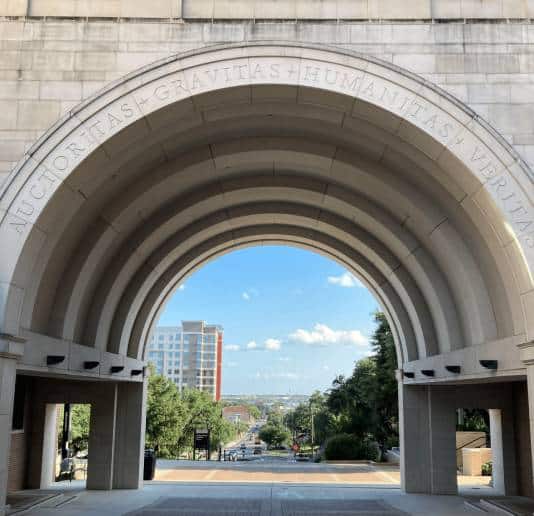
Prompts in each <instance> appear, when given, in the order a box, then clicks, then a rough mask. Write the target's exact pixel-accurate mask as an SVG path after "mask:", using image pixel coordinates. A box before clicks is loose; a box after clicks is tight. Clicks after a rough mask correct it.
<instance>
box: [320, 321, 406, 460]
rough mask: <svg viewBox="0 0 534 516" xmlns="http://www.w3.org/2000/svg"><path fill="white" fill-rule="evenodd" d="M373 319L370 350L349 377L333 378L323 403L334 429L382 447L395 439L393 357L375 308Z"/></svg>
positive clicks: (384, 323)
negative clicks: (371, 350) (333, 417)
mask: <svg viewBox="0 0 534 516" xmlns="http://www.w3.org/2000/svg"><path fill="white" fill-rule="evenodd" d="M375 322H376V323H377V328H376V330H375V332H374V334H373V337H372V339H371V343H372V346H373V351H374V354H373V355H372V356H371V357H369V358H365V359H363V360H360V361H358V362H357V363H356V366H355V368H354V372H353V373H352V376H350V377H349V378H344V377H342V376H339V377H338V378H336V379H335V380H334V383H333V387H332V389H331V391H330V393H329V396H328V399H327V405H328V408H329V409H330V411H331V412H332V414H334V415H335V417H336V422H337V427H338V430H340V431H342V432H345V433H350V434H354V435H356V436H358V437H359V438H360V439H363V438H367V437H372V438H373V439H375V440H376V441H377V442H378V444H379V446H380V448H381V450H382V451H385V449H386V448H387V447H388V446H391V445H393V444H396V443H397V442H398V400H397V381H396V378H395V369H396V368H397V358H396V351H395V345H394V341H393V335H392V333H391V329H390V328H389V325H388V323H387V320H386V318H385V316H384V314H382V313H380V312H377V313H376V314H375Z"/></svg>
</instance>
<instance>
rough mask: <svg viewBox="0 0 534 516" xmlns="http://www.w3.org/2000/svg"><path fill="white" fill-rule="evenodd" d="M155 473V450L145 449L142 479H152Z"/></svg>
mask: <svg viewBox="0 0 534 516" xmlns="http://www.w3.org/2000/svg"><path fill="white" fill-rule="evenodd" d="M155 474H156V452H155V451H154V450H150V449H147V450H145V467H144V470H143V480H154V476H155Z"/></svg>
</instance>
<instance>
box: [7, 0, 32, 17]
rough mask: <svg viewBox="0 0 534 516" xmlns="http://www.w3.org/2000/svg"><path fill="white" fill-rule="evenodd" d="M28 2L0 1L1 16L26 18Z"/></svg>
mask: <svg viewBox="0 0 534 516" xmlns="http://www.w3.org/2000/svg"><path fill="white" fill-rule="evenodd" d="M27 9H28V0H0V15H1V16H26V12H27Z"/></svg>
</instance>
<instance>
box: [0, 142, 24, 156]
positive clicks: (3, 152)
mask: <svg viewBox="0 0 534 516" xmlns="http://www.w3.org/2000/svg"><path fill="white" fill-rule="evenodd" d="M24 150H25V143H24V142H23V141H13V140H7V139H6V140H4V139H1V140H0V161H11V162H14V161H18V160H19V159H20V158H21V157H22V155H23V154H24Z"/></svg>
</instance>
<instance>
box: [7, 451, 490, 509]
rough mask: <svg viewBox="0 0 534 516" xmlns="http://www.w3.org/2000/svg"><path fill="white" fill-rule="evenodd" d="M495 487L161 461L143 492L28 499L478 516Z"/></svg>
mask: <svg viewBox="0 0 534 516" xmlns="http://www.w3.org/2000/svg"><path fill="white" fill-rule="evenodd" d="M488 482H489V478H488V477H459V485H460V491H461V493H462V496H440V497H430V496H422V495H406V494H403V493H401V490H400V472H399V468H398V466H396V465H388V464H369V463H352V464H351V463H319V464H315V463H306V462H295V461H293V460H291V459H290V458H289V459H288V458H285V457H272V456H265V457H262V458H261V459H256V460H250V461H239V462H216V461H211V462H205V461H187V460H180V461H175V460H159V461H158V468H157V470H156V477H155V480H154V481H152V482H145V485H144V489H143V490H141V491H131V490H129V491H122V490H116V491H111V492H102V491H86V490H85V483H84V482H82V481H74V482H72V483H69V482H60V483H56V484H55V486H54V487H55V489H53V490H50V491H45V492H39V491H35V492H25V494H24V496H25V497H26V498H28V499H31V497H35V498H37V497H38V496H39V493H41V494H44V497H43V501H42V502H38V506H35V507H34V508H33V509H32V510H30V511H29V513H28V514H32V515H39V516H41V515H50V516H51V515H54V516H56V515H57V516H62V515H65V516H66V515H69V516H71V515H72V516H93V515H95V516H96V515H99V516H101V515H108V514H109V515H121V514H125V515H128V516H173V515H180V516H182V515H204V516H210V515H214V516H215V515H217V516H218V515H226V516H230V515H243V516H248V515H250V516H252V515H258V516H265V515H269V516H276V515H281V516H290V515H291V516H301V515H302V516H304V515H308V514H309V515H328V516H337V515H349V514H351V515H352V514H354V515H359V514H362V515H363V514H365V515H374V516H377V515H382V516H386V515H387V516H389V515H392V516H393V515H397V516H398V515H403V514H414V515H430V514H432V515H434V514H436V515H457V514H464V513H465V514H471V513H472V514H475V513H474V512H472V511H473V509H472V508H469V507H466V506H465V501H466V500H472V501H474V502H475V503H476V502H478V500H480V498H482V497H487V496H491V495H492V490H491V488H490V487H488ZM466 484H470V486H469V487H466ZM13 509H15V508H13Z"/></svg>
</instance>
